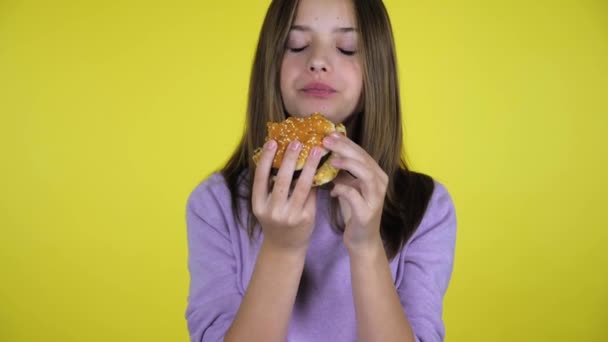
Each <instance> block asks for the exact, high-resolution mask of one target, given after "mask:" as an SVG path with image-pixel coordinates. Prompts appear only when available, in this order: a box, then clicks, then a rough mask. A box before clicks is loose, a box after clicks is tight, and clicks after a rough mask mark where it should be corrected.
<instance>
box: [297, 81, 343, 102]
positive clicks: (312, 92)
mask: <svg viewBox="0 0 608 342" xmlns="http://www.w3.org/2000/svg"><path fill="white" fill-rule="evenodd" d="M301 91H302V92H303V93H304V94H306V95H309V96H313V97H322V98H325V97H329V96H331V95H332V94H334V93H335V92H336V90H335V89H334V88H332V87H331V86H330V85H328V84H325V83H319V82H314V83H309V84H307V85H306V86H304V88H302V89H301Z"/></svg>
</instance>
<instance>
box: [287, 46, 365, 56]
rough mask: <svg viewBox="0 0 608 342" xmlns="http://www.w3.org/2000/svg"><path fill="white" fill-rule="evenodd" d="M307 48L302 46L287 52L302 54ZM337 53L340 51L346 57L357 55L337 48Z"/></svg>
mask: <svg viewBox="0 0 608 342" xmlns="http://www.w3.org/2000/svg"><path fill="white" fill-rule="evenodd" d="M307 47H308V45H306V46H303V47H301V48H288V50H289V51H291V52H296V53H297V52H302V51H304V49H306V48H307ZM338 51H340V52H341V53H342V54H344V55H346V56H354V55H355V53H357V51H351V50H345V49H340V48H338Z"/></svg>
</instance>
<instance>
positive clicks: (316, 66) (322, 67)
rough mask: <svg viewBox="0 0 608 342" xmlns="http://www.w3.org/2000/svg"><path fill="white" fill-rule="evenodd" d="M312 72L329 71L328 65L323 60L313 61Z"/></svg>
mask: <svg viewBox="0 0 608 342" xmlns="http://www.w3.org/2000/svg"><path fill="white" fill-rule="evenodd" d="M309 69H310V71H311V72H327V65H326V63H324V62H322V61H316V60H315V61H311V63H310V67H309Z"/></svg>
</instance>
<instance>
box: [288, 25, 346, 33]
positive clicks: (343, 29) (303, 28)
mask: <svg viewBox="0 0 608 342" xmlns="http://www.w3.org/2000/svg"><path fill="white" fill-rule="evenodd" d="M291 30H292V31H303V32H310V31H312V29H311V28H310V27H308V26H304V25H293V26H292V27H291ZM356 31H357V29H356V28H355V27H338V28H335V29H334V30H333V32H334V33H348V32H356Z"/></svg>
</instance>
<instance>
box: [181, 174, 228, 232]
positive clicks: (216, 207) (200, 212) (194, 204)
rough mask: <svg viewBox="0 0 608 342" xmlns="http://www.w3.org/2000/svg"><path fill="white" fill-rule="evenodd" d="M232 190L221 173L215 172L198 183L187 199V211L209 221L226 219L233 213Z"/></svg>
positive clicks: (190, 214)
mask: <svg viewBox="0 0 608 342" xmlns="http://www.w3.org/2000/svg"><path fill="white" fill-rule="evenodd" d="M230 198H231V195H230V190H229V189H228V185H227V183H226V181H225V179H224V177H223V176H222V174H221V173H219V172H215V173H213V174H211V175H210V176H208V177H207V178H206V179H204V180H202V181H201V182H200V183H198V184H197V185H196V186H195V187H194V189H193V190H192V191H191V192H190V194H189V196H188V199H187V213H188V215H189V216H197V217H198V218H200V219H203V220H205V221H207V222H209V223H211V222H218V221H226V219H229V217H230V216H231V215H232V208H231V204H230Z"/></svg>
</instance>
